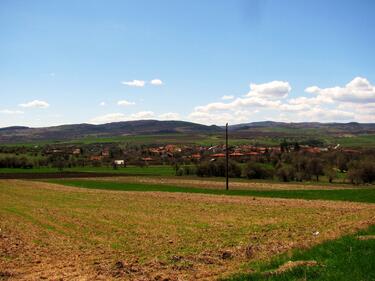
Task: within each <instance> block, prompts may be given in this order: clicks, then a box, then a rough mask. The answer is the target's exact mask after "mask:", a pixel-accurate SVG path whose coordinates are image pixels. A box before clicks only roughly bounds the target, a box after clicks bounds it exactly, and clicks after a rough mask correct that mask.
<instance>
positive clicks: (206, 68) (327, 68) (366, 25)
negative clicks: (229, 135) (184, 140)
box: [0, 0, 375, 127]
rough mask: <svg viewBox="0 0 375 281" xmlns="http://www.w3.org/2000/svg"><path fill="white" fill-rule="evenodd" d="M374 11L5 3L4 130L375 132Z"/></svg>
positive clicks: (353, 4)
mask: <svg viewBox="0 0 375 281" xmlns="http://www.w3.org/2000/svg"><path fill="white" fill-rule="evenodd" d="M374 12H375V1H370V0H369V1H365V0H362V1H345V0H341V1H335V0H332V1H316V0H315V1H301V0H298V1H297V0H296V1H276V0H273V1H271V0H263V1H255V0H230V1H229V0H227V1H218V0H216V1H214V0H212V1H211V0H205V1H202V0H200V1H180V0H174V1H172V0H160V1H151V0H148V1H142V0H141V1H139V0H137V1H126V0H122V1H120V0H118V1H117V0H116V1H114V0H108V1H94V0H80V1H75V0H74V1H73V0H64V1H57V0H56V1H47V0H45V1H40V0H34V1H26V0H25V1H20V0H2V1H0V95H1V104H0V127H4V126H11V125H28V126H38V127H39V126H49V125H58V124H67V123H83V122H89V123H105V122H111V121H121V120H134V119H148V118H152V119H160V120H164V119H181V120H188V121H194V122H200V123H206V124H212V123H215V124H224V123H225V122H230V123H242V122H252V121H261V120H276V121H288V122H290V121H293V122H296V121H322V122H331V121H337V122H347V121H358V122H375V87H374V85H375V67H374V65H375V55H374V51H373V49H374V45H375V32H374V27H375V17H374V16H373V15H374ZM135 80H136V81H135ZM134 81H135V82H134ZM137 81H138V82H137ZM151 81H153V82H151ZM129 82H130V83H129ZM250 85H251V86H250ZM223 97H224V99H223Z"/></svg>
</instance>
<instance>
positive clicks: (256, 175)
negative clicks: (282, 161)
mask: <svg viewBox="0 0 375 281" xmlns="http://www.w3.org/2000/svg"><path fill="white" fill-rule="evenodd" d="M273 174H274V171H273V169H272V168H268V167H266V166H265V165H262V164H260V163H253V162H249V163H248V164H247V165H246V166H245V167H244V169H243V175H244V176H245V177H246V178H248V179H270V178H273Z"/></svg>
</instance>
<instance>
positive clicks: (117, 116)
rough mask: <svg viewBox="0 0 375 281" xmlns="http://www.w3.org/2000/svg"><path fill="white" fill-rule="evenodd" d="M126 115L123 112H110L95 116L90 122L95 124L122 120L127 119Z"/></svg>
mask: <svg viewBox="0 0 375 281" xmlns="http://www.w3.org/2000/svg"><path fill="white" fill-rule="evenodd" d="M125 120H126V116H125V114H123V113H109V114H105V115H101V116H97V117H94V118H92V119H91V120H90V123H93V124H103V123H110V122H120V121H125Z"/></svg>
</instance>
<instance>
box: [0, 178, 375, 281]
mask: <svg viewBox="0 0 375 281" xmlns="http://www.w3.org/2000/svg"><path fill="white" fill-rule="evenodd" d="M374 223H375V205H374V204H362V203H350V202H329V201H305V200H288V199H267V198H256V199H253V198H247V197H239V196H238V197H237V196H219V195H206V194H187V193H166V192H121V191H104V190H89V189H80V188H75V187H67V186H61V185H57V184H50V183H40V182H30V181H21V180H1V181H0V228H1V231H0V277H1V278H2V279H4V280H43V279H45V280H215V279H217V278H218V277H222V276H227V275H228V274H231V273H235V272H238V271H240V270H241V268H242V265H243V264H244V263H246V262H249V261H252V260H257V259H268V258H269V257H271V256H272V255H275V254H278V253H282V252H286V251H288V250H290V249H292V248H296V247H299V248H307V247H311V246H313V245H315V244H318V243H321V242H322V241H325V240H327V239H334V238H337V237H339V236H341V235H342V234H348V233H354V232H355V231H358V230H359V229H362V228H365V227H367V226H368V225H370V224H374ZM316 231H319V233H320V234H319V235H317V236H316V235H314V234H313V233H314V232H316Z"/></svg>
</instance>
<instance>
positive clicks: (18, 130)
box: [0, 120, 222, 143]
mask: <svg viewBox="0 0 375 281" xmlns="http://www.w3.org/2000/svg"><path fill="white" fill-rule="evenodd" d="M221 130H222V129H221V128H220V127H218V126H215V125H212V126H206V125H202V124H196V123H191V122H185V121H158V120H138V121H124V122H113V123H107V124H101V125H93V124H85V123H83V124H72V125H61V126H53V127H43V128H29V127H22V126H13V127H6V128H0V142H1V143H12V142H29V141H63V140H75V139H80V138H84V137H115V136H123V135H150V134H167V133H169V134H173V133H215V132H219V131H221Z"/></svg>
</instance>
